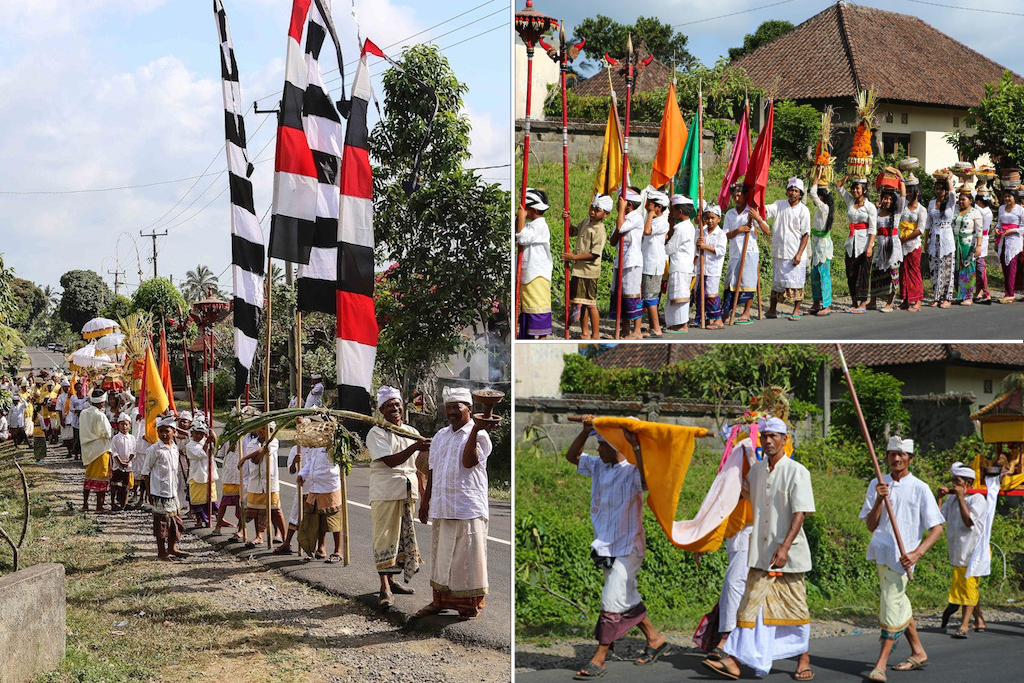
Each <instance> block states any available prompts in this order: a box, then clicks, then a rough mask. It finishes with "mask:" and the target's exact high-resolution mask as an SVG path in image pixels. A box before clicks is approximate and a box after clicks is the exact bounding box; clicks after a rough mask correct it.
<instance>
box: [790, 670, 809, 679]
mask: <svg viewBox="0 0 1024 683" xmlns="http://www.w3.org/2000/svg"><path fill="white" fill-rule="evenodd" d="M793 680H794V681H813V680H814V672H813V671H811V670H810V669H801V670H800V671H797V672H796V673H795V674H793Z"/></svg>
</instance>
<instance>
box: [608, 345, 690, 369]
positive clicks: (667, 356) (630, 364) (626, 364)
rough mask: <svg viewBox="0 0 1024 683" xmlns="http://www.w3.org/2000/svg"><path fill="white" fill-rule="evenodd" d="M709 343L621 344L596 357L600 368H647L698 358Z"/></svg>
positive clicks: (656, 367)
mask: <svg viewBox="0 0 1024 683" xmlns="http://www.w3.org/2000/svg"><path fill="white" fill-rule="evenodd" d="M707 347H708V345H707V344H619V345H618V346H615V347H613V348H611V349H609V350H607V351H605V352H604V353H602V354H601V355H600V356H598V357H597V358H595V359H594V363H595V364H596V365H597V366H598V367H600V368H605V369H608V368H647V369H649V370H656V369H658V368H660V367H662V366H664V365H670V364H672V363H678V362H679V361H681V360H690V359H691V358H696V357H697V356H699V355H700V354H702V353H704V352H705V351H706V350H707Z"/></svg>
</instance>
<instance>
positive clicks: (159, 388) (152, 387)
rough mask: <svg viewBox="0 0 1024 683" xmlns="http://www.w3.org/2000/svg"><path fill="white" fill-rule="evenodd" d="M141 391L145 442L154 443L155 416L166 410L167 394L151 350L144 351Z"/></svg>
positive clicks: (155, 438) (155, 436) (155, 437)
mask: <svg viewBox="0 0 1024 683" xmlns="http://www.w3.org/2000/svg"><path fill="white" fill-rule="evenodd" d="M142 390H143V391H145V392H146V399H145V400H146V403H145V407H146V441H148V442H149V443H156V440H157V435H156V418H157V415H159V414H160V413H162V412H164V411H165V410H167V406H168V405H169V403H168V401H167V392H166V391H164V385H163V384H162V383H161V382H160V370H158V369H157V367H156V361H154V360H153V349H152V348H148V349H146V365H145V369H144V370H143V372H142Z"/></svg>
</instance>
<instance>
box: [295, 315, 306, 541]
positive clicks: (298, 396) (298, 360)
mask: <svg viewBox="0 0 1024 683" xmlns="http://www.w3.org/2000/svg"><path fill="white" fill-rule="evenodd" d="M295 400H296V401H298V404H297V405H305V404H304V403H303V401H302V311H300V310H299V309H298V308H297V307H296V309H295ZM295 459H296V460H298V461H299V462H300V463H301V462H302V446H300V445H299V444H298V443H296V444H295ZM295 495H296V496H298V497H299V519H298V522H299V524H302V484H300V483H298V482H295ZM299 554H300V555H301V554H302V552H301V550H300V551H299Z"/></svg>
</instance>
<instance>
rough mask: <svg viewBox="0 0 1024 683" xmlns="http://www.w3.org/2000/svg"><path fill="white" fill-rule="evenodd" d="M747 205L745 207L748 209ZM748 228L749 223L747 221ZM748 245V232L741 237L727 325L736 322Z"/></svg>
mask: <svg viewBox="0 0 1024 683" xmlns="http://www.w3.org/2000/svg"><path fill="white" fill-rule="evenodd" d="M749 206H750V205H749V204H748V205H747V207H748V208H749ZM747 227H750V221H749V220H748V221H747ZM749 243H750V232H749V231H748V232H747V233H746V234H744V235H743V252H742V253H741V254H740V268H739V270H738V271H737V272H736V287H735V289H733V291H732V308H731V309H730V310H729V324H730V325H733V324H734V322H735V320H736V306H737V304H738V302H739V300H740V283H741V282H743V264H744V263H746V261H747V245H748V244H749Z"/></svg>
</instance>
